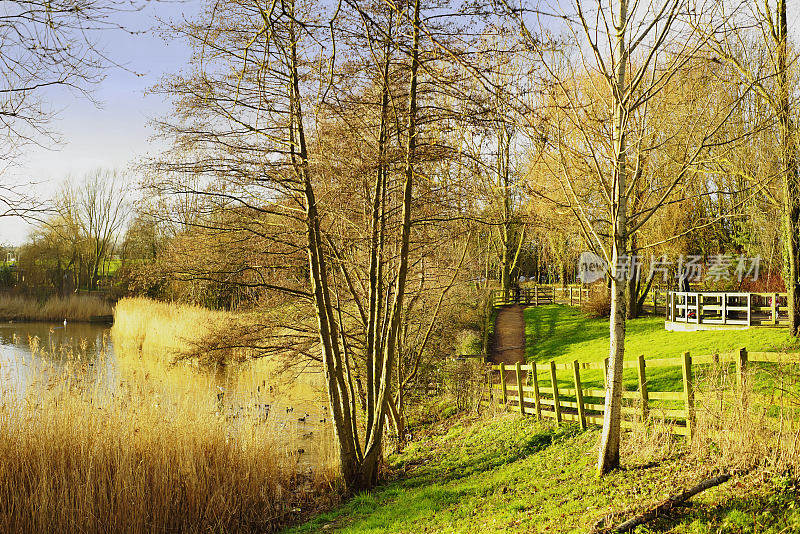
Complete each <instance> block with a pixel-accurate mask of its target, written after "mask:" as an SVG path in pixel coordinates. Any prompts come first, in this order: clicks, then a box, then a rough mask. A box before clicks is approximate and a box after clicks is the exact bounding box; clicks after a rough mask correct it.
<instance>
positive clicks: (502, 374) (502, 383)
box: [500, 362, 508, 404]
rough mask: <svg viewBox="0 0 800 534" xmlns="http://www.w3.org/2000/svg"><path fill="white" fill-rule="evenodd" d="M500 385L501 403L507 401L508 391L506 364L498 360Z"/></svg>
mask: <svg viewBox="0 0 800 534" xmlns="http://www.w3.org/2000/svg"><path fill="white" fill-rule="evenodd" d="M500 386H501V387H502V390H503V404H507V403H508V392H507V391H506V364H505V363H504V362H500Z"/></svg>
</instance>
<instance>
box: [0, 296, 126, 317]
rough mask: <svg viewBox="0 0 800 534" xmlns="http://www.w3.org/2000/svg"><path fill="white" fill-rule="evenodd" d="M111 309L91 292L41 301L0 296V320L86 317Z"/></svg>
mask: <svg viewBox="0 0 800 534" xmlns="http://www.w3.org/2000/svg"><path fill="white" fill-rule="evenodd" d="M112 313H113V309H112V307H111V305H110V304H109V303H108V302H107V301H105V300H103V299H100V298H97V297H92V296H85V295H70V296H68V297H63V298H62V297H51V298H49V299H47V300H46V301H43V302H40V301H38V300H36V299H30V298H26V297H10V296H0V321H48V322H57V323H60V322H62V321H63V320H64V319H66V320H67V321H89V320H90V319H91V318H92V317H96V316H101V315H111V314H112Z"/></svg>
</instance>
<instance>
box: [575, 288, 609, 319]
mask: <svg viewBox="0 0 800 534" xmlns="http://www.w3.org/2000/svg"><path fill="white" fill-rule="evenodd" d="M581 311H582V312H583V313H584V314H585V315H587V316H588V317H593V318H599V317H608V316H609V315H611V292H610V291H609V290H608V288H606V287H601V288H598V289H596V290H594V291H590V292H589V298H588V299H587V300H585V301H584V302H583V305H582V306H581Z"/></svg>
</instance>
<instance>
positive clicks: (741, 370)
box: [736, 347, 747, 405]
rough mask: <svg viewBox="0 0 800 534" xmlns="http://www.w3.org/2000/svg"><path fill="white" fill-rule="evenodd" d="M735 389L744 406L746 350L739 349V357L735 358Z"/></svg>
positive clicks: (745, 394)
mask: <svg viewBox="0 0 800 534" xmlns="http://www.w3.org/2000/svg"><path fill="white" fill-rule="evenodd" d="M736 388H737V389H738V390H739V396H740V397H741V399H742V404H743V405H744V403H745V401H746V400H747V349H746V348H744V347H742V348H740V349H739V357H738V358H736Z"/></svg>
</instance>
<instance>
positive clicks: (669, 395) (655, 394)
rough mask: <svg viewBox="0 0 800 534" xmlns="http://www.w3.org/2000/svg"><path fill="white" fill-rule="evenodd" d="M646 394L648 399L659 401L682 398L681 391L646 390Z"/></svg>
mask: <svg viewBox="0 0 800 534" xmlns="http://www.w3.org/2000/svg"><path fill="white" fill-rule="evenodd" d="M647 396H648V397H649V399H650V400H660V401H679V400H683V392H682V391H648V392H647Z"/></svg>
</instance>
